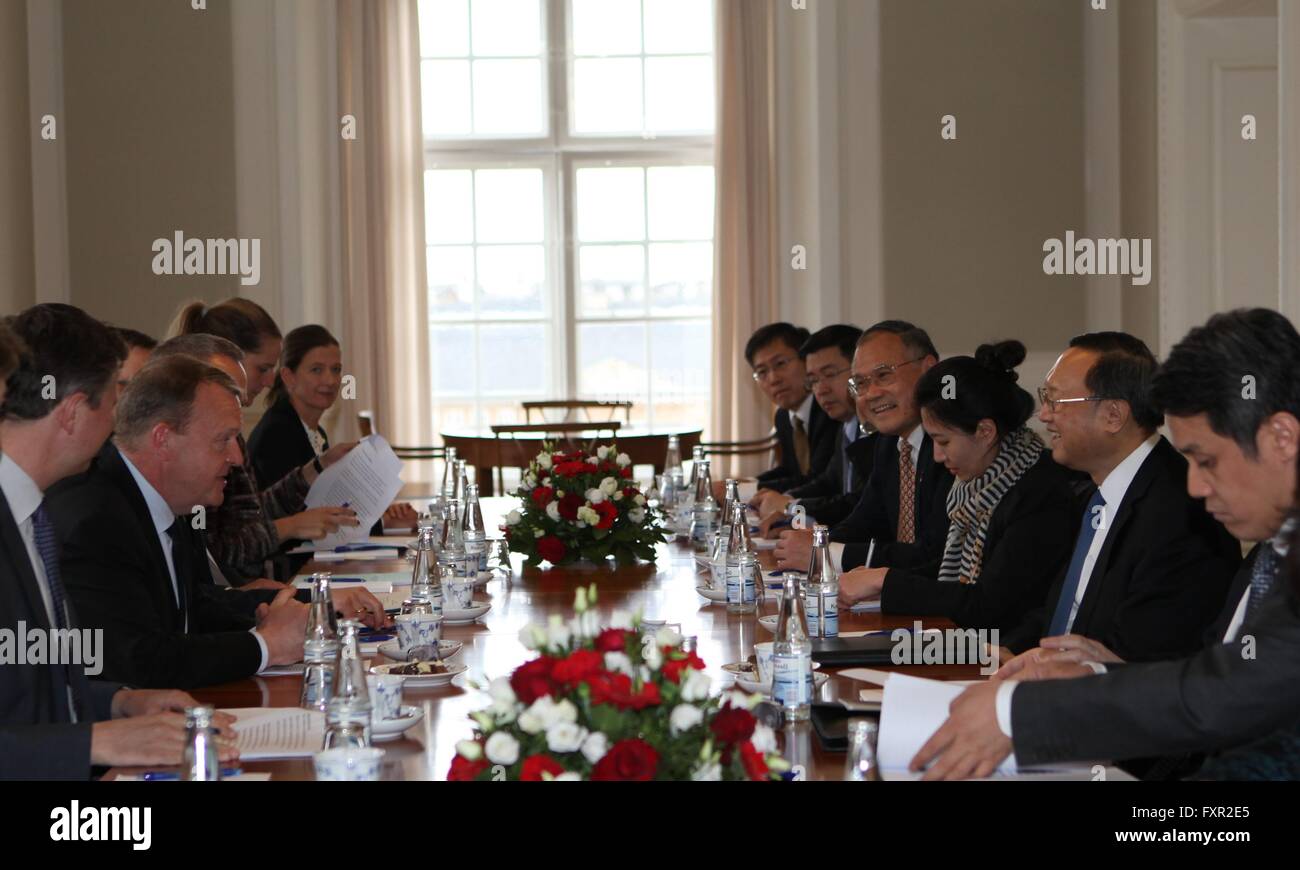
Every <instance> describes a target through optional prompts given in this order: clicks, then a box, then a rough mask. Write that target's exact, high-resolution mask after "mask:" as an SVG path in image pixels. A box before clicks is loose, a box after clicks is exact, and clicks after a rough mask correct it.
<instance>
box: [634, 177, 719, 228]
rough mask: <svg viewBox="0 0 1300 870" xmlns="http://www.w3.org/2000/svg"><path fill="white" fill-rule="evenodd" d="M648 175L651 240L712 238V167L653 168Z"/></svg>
mask: <svg viewBox="0 0 1300 870" xmlns="http://www.w3.org/2000/svg"><path fill="white" fill-rule="evenodd" d="M647 174H648V177H647V179H646V186H647V188H648V191H649V196H650V238H652V239H712V238H713V167H711V166H652V167H650V169H648V170H647Z"/></svg>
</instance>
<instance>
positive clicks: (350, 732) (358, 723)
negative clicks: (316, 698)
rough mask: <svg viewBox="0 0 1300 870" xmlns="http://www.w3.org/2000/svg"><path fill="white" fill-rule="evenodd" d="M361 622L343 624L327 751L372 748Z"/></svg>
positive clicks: (327, 720) (329, 712) (327, 724)
mask: <svg viewBox="0 0 1300 870" xmlns="http://www.w3.org/2000/svg"><path fill="white" fill-rule="evenodd" d="M360 630H361V623H360V622H357V621H356V620H355V619H344V620H341V621H340V622H339V633H340V639H339V667H338V670H337V671H335V673H334V691H333V692H332V694H331V697H330V701H329V705H328V706H327V707H326V708H325V748H326V749H341V748H354V749H365V748H367V747H369V746H370V712H371V705H370V693H369V692H368V691H367V690H366V671H365V668H364V667H363V663H362V660H361V651H360V648H359V647H358V645H357V632H359V631H360Z"/></svg>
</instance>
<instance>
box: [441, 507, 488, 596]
mask: <svg viewBox="0 0 1300 870" xmlns="http://www.w3.org/2000/svg"><path fill="white" fill-rule="evenodd" d="M460 515H461V511H460V502H458V501H457V500H456V499H452V500H451V501H450V502H448V510H447V525H446V526H444V527H443V535H442V545H441V546H440V547H439V548H438V563H437V564H438V578H439V580H440V581H441V582H442V584H443V586H445V585H446V584H448V583H453V582H457V583H463V582H465V581H466V579H467V578H470V577H473V578H475V579H477V577H478V559H477V557H475V561H474V566H473V567H472V568H471V566H470V558H469V553H468V552H467V551H466V550H465V530H464V529H463V528H462V527H461V522H460ZM471 572H472V573H471ZM442 591H443V592H444V593H445V592H446V589H443V590H442Z"/></svg>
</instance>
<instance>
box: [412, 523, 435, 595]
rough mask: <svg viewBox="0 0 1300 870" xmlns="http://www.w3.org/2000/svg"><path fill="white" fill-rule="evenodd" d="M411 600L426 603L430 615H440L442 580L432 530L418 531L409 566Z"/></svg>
mask: <svg viewBox="0 0 1300 870" xmlns="http://www.w3.org/2000/svg"><path fill="white" fill-rule="evenodd" d="M411 600H412V601H427V602H428V603H429V607H430V611H429V612H431V613H436V614H438V615H442V578H441V575H440V574H439V571H438V554H437V553H436V552H435V550H434V541H433V529H420V537H419V538H418V539H417V540H416V542H415V561H414V564H413V565H412V566H411Z"/></svg>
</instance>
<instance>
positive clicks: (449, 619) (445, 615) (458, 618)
mask: <svg viewBox="0 0 1300 870" xmlns="http://www.w3.org/2000/svg"><path fill="white" fill-rule="evenodd" d="M491 609H492V605H491V603H489V602H487V601H476V602H474V606H473V607H471V608H469V609H468V610H455V609H453V608H450V607H444V608H443V610H442V624H443V625H469V624H471V623H473V622H477V621H478V619H479V617H481V616H482V615H483V614H485V613H487V612H488V611H489V610H491Z"/></svg>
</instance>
